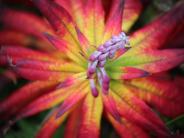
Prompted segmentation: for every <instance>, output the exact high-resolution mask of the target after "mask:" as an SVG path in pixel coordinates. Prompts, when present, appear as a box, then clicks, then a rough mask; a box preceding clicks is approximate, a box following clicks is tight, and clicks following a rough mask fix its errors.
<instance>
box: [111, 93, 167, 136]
mask: <svg viewBox="0 0 184 138" xmlns="http://www.w3.org/2000/svg"><path fill="white" fill-rule="evenodd" d="M112 95H113V98H114V99H115V101H116V106H117V109H118V112H119V113H120V115H121V116H122V117H124V118H125V119H127V120H129V121H130V122H132V123H135V124H136V125H137V126H139V127H142V128H144V129H145V130H147V131H154V133H156V134H157V135H158V136H162V137H166V136H169V134H168V131H167V130H165V129H161V128H160V127H159V126H158V125H156V124H154V123H152V122H151V121H149V120H148V119H146V118H144V117H143V116H141V115H140V114H139V113H138V112H137V111H135V110H133V109H132V107H131V106H129V105H128V104H127V103H126V102H125V101H123V100H122V99H120V97H118V96H117V95H116V94H114V93H112ZM122 109H123V110H122Z"/></svg>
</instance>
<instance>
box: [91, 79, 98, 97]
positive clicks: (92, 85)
mask: <svg viewBox="0 0 184 138" xmlns="http://www.w3.org/2000/svg"><path fill="white" fill-rule="evenodd" d="M89 82H90V87H91V92H92V95H93V96H94V97H97V96H98V90H97V88H96V86H95V81H94V79H90V80H89Z"/></svg>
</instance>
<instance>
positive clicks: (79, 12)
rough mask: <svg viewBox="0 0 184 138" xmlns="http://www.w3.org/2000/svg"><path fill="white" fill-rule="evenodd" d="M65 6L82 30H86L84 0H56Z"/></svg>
mask: <svg viewBox="0 0 184 138" xmlns="http://www.w3.org/2000/svg"><path fill="white" fill-rule="evenodd" d="M55 2H56V3H58V4H59V5H61V6H62V7H64V8H65V9H66V10H67V11H68V12H69V14H70V15H71V16H72V19H73V20H74V21H75V23H76V25H77V26H78V27H79V29H80V30H81V31H84V29H85V28H84V20H85V16H84V2H83V1H82V0H55Z"/></svg>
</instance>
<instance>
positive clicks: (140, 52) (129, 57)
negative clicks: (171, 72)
mask: <svg viewBox="0 0 184 138" xmlns="http://www.w3.org/2000/svg"><path fill="white" fill-rule="evenodd" d="M183 62H184V49H171V50H167V49H166V50H151V49H141V48H139V47H135V48H132V49H130V50H129V51H128V52H126V53H125V54H123V55H122V56H121V57H119V58H118V59H117V60H115V61H114V62H112V63H110V64H109V65H108V66H110V67H114V66H133V67H136V68H139V69H142V70H145V71H147V72H150V73H157V72H162V71H166V70H168V69H171V68H173V67H175V66H177V65H179V64H181V63H183ZM119 70H121V68H119Z"/></svg>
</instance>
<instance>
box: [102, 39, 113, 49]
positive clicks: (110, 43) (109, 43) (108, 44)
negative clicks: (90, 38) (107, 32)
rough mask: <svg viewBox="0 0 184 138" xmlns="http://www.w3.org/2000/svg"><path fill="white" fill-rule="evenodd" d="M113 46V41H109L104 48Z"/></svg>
mask: <svg viewBox="0 0 184 138" xmlns="http://www.w3.org/2000/svg"><path fill="white" fill-rule="evenodd" d="M112 44H113V42H112V41H111V40H108V41H107V42H105V44H104V47H109V46H111V45H112Z"/></svg>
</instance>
